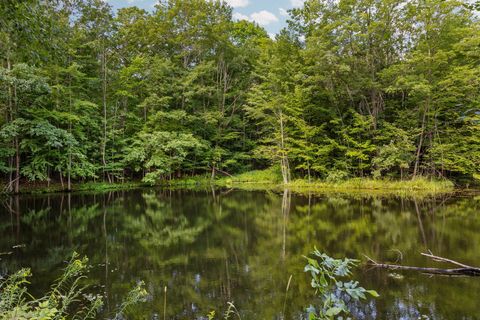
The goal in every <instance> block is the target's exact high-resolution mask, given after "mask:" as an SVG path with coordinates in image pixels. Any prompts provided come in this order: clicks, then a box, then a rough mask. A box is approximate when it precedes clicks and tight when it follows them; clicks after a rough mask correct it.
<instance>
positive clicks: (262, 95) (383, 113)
mask: <svg viewBox="0 0 480 320" xmlns="http://www.w3.org/2000/svg"><path fill="white" fill-rule="evenodd" d="M475 10H476V9H475V7H474V6H469V5H467V2H465V3H464V2H462V1H455V0H414V1H406V0H387V1H377V0H360V1H347V0H341V1H319V0H308V1H306V2H305V5H304V7H302V8H298V9H294V10H292V11H291V12H290V21H289V27H288V28H286V29H285V30H283V31H282V32H281V33H280V34H278V35H277V36H276V38H275V39H270V38H269V37H268V35H267V33H266V32H265V30H263V29H262V28H261V27H259V26H257V25H255V24H253V23H251V22H247V21H234V20H233V19H232V9H231V8H230V7H229V6H228V5H226V4H225V3H223V2H221V1H205V0H164V1H160V2H159V4H157V5H156V7H155V9H154V10H153V12H147V11H144V10H141V9H138V8H136V7H131V8H125V9H121V10H119V11H118V12H116V13H114V12H112V9H111V8H110V7H109V5H108V4H106V3H105V2H104V1H101V0H47V1H40V0H26V1H16V0H5V1H1V3H0V60H1V64H0V107H1V113H2V117H1V128H0V140H1V141H0V142H1V145H0V170H1V172H2V174H3V176H4V178H5V180H6V181H8V184H7V189H8V190H11V191H16V192H18V191H19V188H20V183H21V182H22V181H27V180H28V181H41V182H46V183H50V181H52V180H54V181H56V182H60V183H61V184H62V185H64V188H65V189H68V190H70V189H71V183H72V181H84V180H97V179H101V180H104V181H108V182H113V181H122V180H126V179H143V180H144V181H145V182H148V183H152V184H153V183H157V182H159V181H161V180H165V179H172V178H178V177H185V176H192V175H207V174H208V175H210V176H211V177H212V178H215V176H216V175H217V174H218V173H221V174H225V173H230V174H234V173H242V172H245V171H248V170H252V169H265V168H267V167H269V166H271V165H272V164H275V165H277V166H278V165H279V166H280V169H281V174H282V178H283V182H289V181H290V180H291V179H293V178H307V179H311V178H312V177H315V178H320V179H329V180H335V181H338V180H343V179H346V178H348V177H359V176H360V177H364V176H371V177H375V178H381V177H392V178H399V179H403V178H410V177H417V176H420V175H424V176H436V177H442V178H443V177H446V178H450V179H456V180H459V181H465V182H471V181H474V180H475V179H477V178H478V177H479V175H480V172H479V168H480V130H479V129H480V128H479V126H480V108H479V103H480V100H479V99H480V91H479V90H478V89H479V85H480V54H479V52H480V51H479V50H478V47H479V43H480V30H479V27H480V25H479V23H478V21H477V18H476V15H475Z"/></svg>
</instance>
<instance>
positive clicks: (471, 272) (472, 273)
mask: <svg viewBox="0 0 480 320" xmlns="http://www.w3.org/2000/svg"><path fill="white" fill-rule="evenodd" d="M422 256H425V257H428V258H431V259H432V260H434V261H437V262H444V263H450V264H453V265H456V266H460V268H453V269H442V268H423V267H413V266H402V265H397V264H387V263H378V262H376V261H375V260H373V259H372V258H370V257H368V256H365V257H366V258H367V259H368V264H369V265H371V266H373V267H376V268H384V269H390V270H405V271H417V272H422V273H426V274H432V275H444V276H468V277H480V268H477V267H472V266H468V265H466V264H463V263H460V262H458V261H455V260H451V259H447V258H443V257H439V256H435V255H433V254H432V253H431V252H430V253H422Z"/></svg>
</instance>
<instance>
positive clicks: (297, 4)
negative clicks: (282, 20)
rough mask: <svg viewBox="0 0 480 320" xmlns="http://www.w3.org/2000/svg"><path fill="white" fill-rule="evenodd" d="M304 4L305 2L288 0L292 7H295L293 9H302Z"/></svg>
mask: <svg viewBox="0 0 480 320" xmlns="http://www.w3.org/2000/svg"><path fill="white" fill-rule="evenodd" d="M304 2H305V0H290V3H291V4H292V7H295V8H298V7H302V6H303V3H304Z"/></svg>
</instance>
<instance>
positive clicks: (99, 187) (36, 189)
mask: <svg viewBox="0 0 480 320" xmlns="http://www.w3.org/2000/svg"><path fill="white" fill-rule="evenodd" d="M147 186H148V185H146V184H144V183H142V182H140V181H131V182H122V183H108V182H103V181H102V182H93V181H91V182H77V183H74V184H72V190H71V191H72V192H83V191H110V190H127V189H134V188H141V187H147ZM65 191H66V189H65V186H62V185H61V184H60V183H52V184H50V185H49V186H47V185H35V184H27V185H24V186H22V187H21V188H20V194H42V193H57V192H65Z"/></svg>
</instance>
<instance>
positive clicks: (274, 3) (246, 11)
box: [107, 0, 304, 35]
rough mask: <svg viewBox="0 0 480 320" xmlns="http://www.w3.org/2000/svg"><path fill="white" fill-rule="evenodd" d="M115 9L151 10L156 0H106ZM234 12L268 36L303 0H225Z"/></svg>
mask: <svg viewBox="0 0 480 320" xmlns="http://www.w3.org/2000/svg"><path fill="white" fill-rule="evenodd" d="M107 1H108V3H110V4H111V5H112V6H113V7H114V8H115V9H118V8H122V7H128V6H137V7H139V8H143V9H146V10H153V6H154V4H155V3H156V2H157V0H107ZM225 1H226V2H228V3H229V4H230V5H231V6H232V7H233V10H234V18H235V19H247V20H251V21H255V22H257V23H258V24H260V25H261V26H263V27H264V28H265V29H266V30H267V31H268V32H269V33H270V34H272V35H273V34H275V33H277V32H278V31H280V29H282V28H283V27H284V26H285V25H286V23H285V22H286V15H287V14H286V10H288V9H291V8H293V7H298V6H301V5H302V4H303V1H304V0H225Z"/></svg>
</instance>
